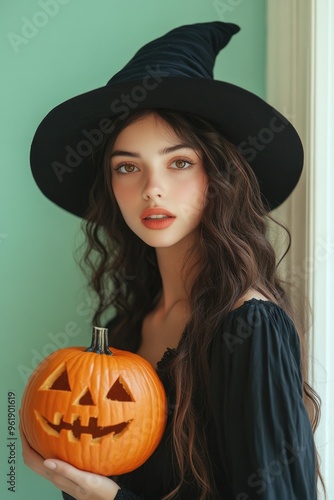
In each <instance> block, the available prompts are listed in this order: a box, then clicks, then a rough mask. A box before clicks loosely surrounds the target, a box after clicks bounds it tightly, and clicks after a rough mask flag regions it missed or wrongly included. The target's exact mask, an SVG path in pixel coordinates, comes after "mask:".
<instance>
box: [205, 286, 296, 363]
mask: <svg viewBox="0 0 334 500" xmlns="http://www.w3.org/2000/svg"><path fill="white" fill-rule="evenodd" d="M213 340H214V344H215V347H218V345H217V343H218V344H219V345H222V346H223V347H224V348H225V349H227V351H228V352H235V350H236V349H237V350H238V351H244V350H253V349H258V350H261V349H262V348H264V347H266V348H269V347H271V350H272V352H274V351H276V352H277V349H278V348H280V347H284V346H285V347H286V348H288V349H290V350H291V351H292V352H293V354H294V355H295V356H296V357H297V358H298V357H299V348H300V345H299V336H298V333H297V329H296V326H295V324H294V322H293V320H292V318H291V317H290V316H289V314H288V312H287V311H286V310H285V309H284V308H283V307H282V306H281V305H279V304H278V303H277V302H275V301H272V300H270V299H268V298H266V297H265V296H264V295H262V294H261V293H258V292H256V291H250V292H249V293H247V294H246V295H244V296H243V297H242V298H241V299H240V300H238V302H236V304H235V306H234V307H233V308H232V310H231V311H230V312H229V313H228V314H227V315H226V316H225V317H224V319H223V320H222V322H221V324H220V325H219V327H218V329H217V331H216V332H215V335H214V338H213ZM260 345H261V349H260Z"/></svg>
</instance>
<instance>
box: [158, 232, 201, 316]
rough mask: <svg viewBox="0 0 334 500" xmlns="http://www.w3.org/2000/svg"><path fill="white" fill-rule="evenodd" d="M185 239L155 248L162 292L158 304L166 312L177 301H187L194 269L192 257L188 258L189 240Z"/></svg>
mask: <svg viewBox="0 0 334 500" xmlns="http://www.w3.org/2000/svg"><path fill="white" fill-rule="evenodd" d="M186 240H187V241H181V242H179V243H178V244H177V245H174V246H173V247H168V248H157V249H156V254H157V260H158V266H159V271H160V275H161V279H162V293H161V296H160V298H159V301H158V306H159V307H160V308H162V310H163V311H164V312H165V313H166V314H167V313H168V311H170V309H171V308H172V307H173V306H174V305H175V304H176V303H177V302H181V301H185V302H187V303H188V302H189V295H190V288H191V284H192V282H193V279H192V278H193V277H194V274H195V269H194V267H193V266H192V264H193V260H194V259H193V257H192V259H191V260H190V259H189V258H188V250H189V240H188V239H186ZM182 277H183V278H184V279H185V280H184V279H182Z"/></svg>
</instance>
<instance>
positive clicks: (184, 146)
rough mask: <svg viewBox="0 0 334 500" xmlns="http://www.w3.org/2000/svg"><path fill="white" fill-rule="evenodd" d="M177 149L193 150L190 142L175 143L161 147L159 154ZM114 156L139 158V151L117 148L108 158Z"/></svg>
mask: <svg viewBox="0 0 334 500" xmlns="http://www.w3.org/2000/svg"><path fill="white" fill-rule="evenodd" d="M178 149H192V150H194V147H193V146H192V145H191V144H186V143H182V144H175V146H170V147H168V148H163V149H161V150H160V151H159V154H161V155H165V154H168V153H173V152H174V151H177V150H178ZM115 156H130V157H131V158H140V154H139V153H135V152H133V151H122V150H117V151H114V152H113V153H112V154H111V155H110V158H114V157H115Z"/></svg>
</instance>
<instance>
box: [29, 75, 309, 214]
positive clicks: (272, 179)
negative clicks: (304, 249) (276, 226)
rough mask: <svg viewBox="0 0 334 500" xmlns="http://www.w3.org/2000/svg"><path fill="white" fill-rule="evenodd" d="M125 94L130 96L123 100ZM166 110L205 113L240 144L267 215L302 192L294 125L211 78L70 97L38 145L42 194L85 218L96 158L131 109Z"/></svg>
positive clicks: (150, 78) (122, 86) (42, 129)
mask: <svg viewBox="0 0 334 500" xmlns="http://www.w3.org/2000/svg"><path fill="white" fill-rule="evenodd" d="M124 96H125V97H124ZM156 108H163V109H168V110H175V111H180V112H185V113H193V114H196V115H199V116H201V117H203V118H205V119H207V120H208V121H210V122H211V123H213V124H214V125H215V126H216V127H217V129H219V130H220V131H221V132H222V133H223V134H224V135H225V137H226V138H227V139H228V140H230V141H231V142H232V143H233V144H235V145H236V146H237V147H238V148H239V151H240V152H241V154H242V155H243V156H244V157H245V158H246V160H247V161H248V162H249V164H250V165H251V167H252V169H253V170H254V173H255V175H256V177H257V179H258V182H259V185H260V190H261V193H262V197H263V201H264V203H265V204H266V207H267V209H268V210H272V209H274V208H276V207H278V206H279V205H280V204H281V203H283V201H284V200H286V198H287V197H288V196H289V194H290V193H291V192H292V191H293V189H294V187H295V186H296V184H297V182H298V179H299V177H300V175H301V172H302V167H303V148H302V144H301V141H300V138H299V136H298V133H297V132H296V130H295V129H294V127H293V126H292V124H291V123H290V122H289V121H288V120H287V119H286V118H285V117H283V116H282V115H281V114H280V113H279V112H278V111H277V110H275V109H274V108H272V107H271V106H270V105H269V104H267V103H266V102H265V101H264V100H262V99H261V98H259V97H258V96H256V95H255V94H253V93H251V92H249V91H247V90H245V89H242V88H240V87H238V86H236V85H233V84H230V83H226V82H222V81H217V80H208V79H204V78H175V77H172V78H170V77H161V76H155V75H154V72H151V73H150V74H148V75H147V78H146V80H143V79H141V80H137V81H128V82H122V83H115V84H113V85H110V86H105V87H101V88H98V89H95V90H92V91H90V92H87V93H84V94H82V95H79V96H76V97H74V98H72V99H69V100H67V101H65V102H63V103H62V104H60V105H59V106H57V107H55V108H54V109H53V110H52V111H50V113H49V114H48V115H47V116H46V117H45V118H44V119H43V121H42V122H41V123H40V125H39V127H38V128H37V130H36V133H35V135H34V138H33V141H32V146H31V156H30V161H31V168H32V173H33V176H34V178H35V180H36V183H37V184H38V186H39V188H40V189H41V191H42V192H43V193H44V195H45V196H47V198H49V200H51V201H52V202H54V203H56V204H57V205H59V206H60V207H62V208H64V209H65V210H67V211H69V212H71V213H73V214H75V215H77V216H80V217H84V216H85V213H86V212H87V208H88V206H89V192H90V189H91V186H92V183H93V180H94V169H93V164H92V161H93V159H92V152H93V150H94V149H95V148H96V147H98V146H99V145H100V144H101V143H102V142H103V140H105V138H106V137H107V135H108V134H109V133H110V132H111V131H112V129H113V120H114V119H115V118H116V117H117V116H119V117H120V118H121V119H125V118H126V117H127V116H128V115H129V114H130V113H131V112H132V111H134V110H141V109H156Z"/></svg>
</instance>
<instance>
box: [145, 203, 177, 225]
mask: <svg viewBox="0 0 334 500" xmlns="http://www.w3.org/2000/svg"><path fill="white" fill-rule="evenodd" d="M140 219H141V221H142V223H143V224H144V226H145V227H147V228H148V229H165V228H166V227H169V226H170V225H171V224H173V222H174V220H175V215H173V214H172V213H171V212H168V210H165V209H164V208H158V207H155V208H146V210H144V211H143V213H142V214H141V216H140Z"/></svg>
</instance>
